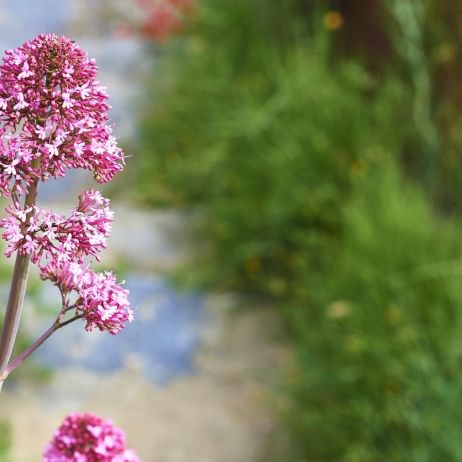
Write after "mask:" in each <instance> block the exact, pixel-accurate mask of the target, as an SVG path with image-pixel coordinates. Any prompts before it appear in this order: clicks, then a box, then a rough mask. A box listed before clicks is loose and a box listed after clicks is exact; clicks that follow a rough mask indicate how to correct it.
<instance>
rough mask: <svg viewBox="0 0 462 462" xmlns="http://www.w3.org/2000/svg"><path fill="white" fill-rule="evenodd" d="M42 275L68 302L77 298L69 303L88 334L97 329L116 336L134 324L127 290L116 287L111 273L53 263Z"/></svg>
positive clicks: (115, 281) (43, 269) (68, 264)
mask: <svg viewBox="0 0 462 462" xmlns="http://www.w3.org/2000/svg"><path fill="white" fill-rule="evenodd" d="M40 274H41V277H42V279H44V280H45V279H48V280H50V281H51V282H53V284H55V285H56V286H57V287H58V288H59V289H60V291H61V293H62V294H63V296H64V297H65V298H67V297H68V296H69V295H75V300H74V301H73V302H70V303H71V306H72V307H73V308H74V309H75V312H76V313H77V314H79V315H81V316H82V318H83V319H84V320H85V321H86V326H85V329H86V330H87V331H91V330H93V329H94V328H95V327H96V328H98V329H99V330H101V331H107V332H109V333H110V334H112V335H114V334H117V333H119V332H120V331H121V330H122V329H123V328H124V327H125V324H126V323H127V322H131V321H132V320H133V312H132V310H131V309H130V303H129V301H128V290H126V289H124V288H123V287H121V286H120V285H119V284H117V279H116V277H115V276H114V275H113V274H112V273H111V272H105V273H96V272H94V271H93V270H91V269H89V268H88V267H83V266H81V265H79V264H77V263H64V264H59V265H58V264H56V263H55V262H52V263H50V264H48V265H47V266H46V267H43V268H42V269H41V273H40Z"/></svg>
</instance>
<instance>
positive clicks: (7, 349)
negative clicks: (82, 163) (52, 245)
mask: <svg viewBox="0 0 462 462" xmlns="http://www.w3.org/2000/svg"><path fill="white" fill-rule="evenodd" d="M37 192H38V182H37V181H36V182H34V183H33V184H32V185H31V186H30V187H29V190H28V192H27V195H26V198H25V201H24V209H25V210H27V209H28V208H32V210H31V211H30V212H29V213H28V215H27V217H26V220H25V223H24V228H26V227H27V226H28V224H29V222H30V220H31V218H32V217H33V214H34V208H33V207H34V206H35V203H36V201H37ZM29 262H30V256H29V255H22V254H19V253H18V254H17V255H16V261H15V264H14V271H13V277H12V280H11V287H10V293H9V296H8V303H7V306H6V311H5V318H4V322H3V328H2V333H1V335H0V391H1V389H2V386H3V382H4V381H5V379H6V377H7V376H8V370H7V366H8V361H9V360H10V357H11V353H12V352H13V347H14V343H15V341H16V336H17V334H18V329H19V323H20V321H21V314H22V307H23V304H24V296H25V293H26V287H27V279H28V276H29Z"/></svg>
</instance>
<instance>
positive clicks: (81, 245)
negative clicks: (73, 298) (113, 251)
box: [0, 189, 114, 263]
mask: <svg viewBox="0 0 462 462" xmlns="http://www.w3.org/2000/svg"><path fill="white" fill-rule="evenodd" d="M7 212H8V213H9V216H8V217H7V218H5V219H3V220H0V227H2V228H4V229H5V231H4V233H3V234H2V237H3V238H4V239H5V240H6V241H7V242H8V247H7V250H6V252H5V253H6V255H7V256H10V255H11V254H12V253H13V252H16V251H18V252H19V253H20V254H23V255H30V257H31V260H32V261H33V262H39V263H40V262H45V263H46V262H49V261H51V260H56V261H57V262H59V263H61V262H68V261H78V262H82V261H83V257H85V256H87V255H91V256H95V257H96V258H98V255H97V254H98V252H99V251H101V250H102V249H105V248H106V238H107V237H108V236H109V233H110V230H111V222H112V220H113V216H114V214H113V212H112V211H111V210H110V209H109V200H108V199H105V198H104V197H102V196H101V194H100V192H99V191H94V190H92V189H91V190H89V191H86V192H84V193H83V194H82V195H81V196H80V197H79V205H78V207H77V208H75V209H74V210H72V212H71V214H70V216H68V217H66V216H64V215H59V214H57V213H54V212H51V211H49V210H46V209H43V208H40V207H37V206H35V207H29V208H27V209H23V208H22V207H19V208H18V207H17V206H10V207H8V208H7ZM31 212H35V213H33V214H32V213H31ZM29 214H30V216H28V215H29ZM27 218H28V220H27V222H26V219H27Z"/></svg>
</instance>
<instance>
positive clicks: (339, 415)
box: [0, 0, 462, 462]
mask: <svg viewBox="0 0 462 462" xmlns="http://www.w3.org/2000/svg"><path fill="white" fill-rule="evenodd" d="M0 26H1V27H0V47H1V48H2V50H4V49H7V48H11V47H16V46H18V45H19V44H21V43H23V42H24V41H25V40H27V39H29V38H32V37H34V36H35V35H37V34H38V33H40V32H56V33H60V34H66V35H68V36H70V37H72V38H73V39H75V40H76V41H77V42H78V43H79V44H80V45H81V46H82V48H84V49H85V50H86V51H88V53H89V54H90V56H92V57H95V58H96V59H97V62H98V64H99V66H100V79H101V80H102V81H103V83H104V84H106V85H107V86H108V87H109V92H110V94H111V104H112V106H113V111H112V118H113V120H114V122H115V124H116V127H115V131H116V133H117V135H118V136H119V142H120V144H122V145H123V146H124V148H125V150H126V152H127V153H129V154H130V156H131V157H130V158H129V159H128V161H127V169H126V171H125V172H124V173H123V174H120V175H119V177H118V178H117V180H116V181H115V182H114V183H112V184H111V185H108V186H107V187H106V188H105V190H104V192H105V194H107V195H109V196H110V197H111V199H112V203H113V205H114V208H115V211H116V219H115V224H114V232H113V236H112V237H111V239H110V241H109V249H108V250H107V252H106V253H105V255H104V256H103V260H102V262H103V264H104V265H108V266H113V267H115V268H117V272H118V274H120V275H121V277H123V278H125V279H126V281H127V287H128V288H129V289H130V291H131V294H132V295H131V297H132V298H131V300H132V304H133V305H134V306H135V307H136V322H134V323H132V324H131V325H130V326H129V327H128V328H127V329H126V330H125V331H124V332H123V333H121V334H119V335H117V336H115V337H110V336H108V335H106V334H101V335H99V333H97V332H93V333H91V335H90V334H88V333H85V332H84V331H83V329H82V326H81V325H72V326H70V327H69V328H66V330H65V331H64V330H63V331H60V332H58V333H57V334H56V335H55V336H54V337H53V338H52V339H51V340H50V341H49V342H48V343H47V344H46V345H45V346H44V347H43V348H42V349H41V350H40V351H38V352H37V354H36V355H35V356H34V359H33V361H31V362H30V363H29V364H28V366H27V367H24V368H23V369H22V370H21V371H19V372H18V373H17V374H15V375H13V376H12V377H11V380H10V381H9V382H7V385H8V387H6V390H5V393H4V394H3V395H2V397H1V400H2V405H1V409H0V421H1V423H0V461H1V462H33V461H37V460H40V457H41V456H40V454H41V451H42V448H43V447H44V445H45V444H46V442H47V441H48V440H49V439H50V437H51V434H52V432H53V430H54V429H55V428H56V427H57V426H58V425H59V424H60V422H61V421H62V419H63V417H64V416H65V415H66V414H67V413H68V412H71V411H76V410H81V411H92V412H95V413H97V414H100V415H102V416H103V417H112V418H113V420H114V422H115V423H116V424H117V425H119V426H122V427H124V428H125V430H126V432H127V434H128V439H129V445H130V446H131V447H134V448H136V450H137V451H138V453H139V455H140V457H141V458H142V459H143V460H144V461H145V462H155V461H159V462H164V461H165V462H170V461H171V462H182V461H185V462H186V461H188V462H189V461H197V462H260V461H263V460H264V461H265V462H404V461H405V462H410V461H412V462H429V461H454V462H460V460H462V443H461V442H460V433H461V431H462V417H461V414H460V412H459V409H460V408H461V407H462V391H461V390H462V238H461V236H462V233H461V231H462V130H461V127H462V111H461V109H462V3H460V2H457V1H451V0H368V1H367V2H364V1H361V0H112V1H110V0H62V1H60V2H53V1H52V0H36V1H34V2H28V1H26V0H20V1H14V2H13V1H12V0H0ZM88 185H91V181H90V178H89V175H86V174H84V173H81V172H76V173H75V174H73V175H71V176H68V177H67V178H66V179H65V180H64V181H63V180H60V181H53V182H50V183H48V184H47V185H45V187H43V188H42V190H41V191H40V196H39V199H40V201H41V203H43V204H44V205H45V206H47V207H49V208H54V209H57V210H67V209H69V208H70V207H72V204H73V203H74V202H75V200H76V196H77V195H78V193H79V192H80V191H81V190H83V189H84V188H85V187H87V186H88ZM10 273H11V268H10V267H9V266H8V265H7V264H4V265H3V266H2V267H1V268H0V275H1V280H2V283H1V284H0V292H1V294H2V297H6V293H7V290H8V280H9V277H10ZM57 297H58V294H57V293H55V291H53V289H52V288H50V287H45V288H44V287H43V284H41V283H39V282H37V281H36V280H34V279H33V280H32V282H31V290H30V294H29V298H28V300H27V306H26V310H25V316H24V321H23V324H22V331H21V338H20V342H19V349H20V348H23V347H24V345H26V344H27V343H28V342H29V341H30V340H31V339H33V338H34V337H36V336H37V335H38V334H39V333H41V332H42V331H43V329H44V327H45V326H47V325H48V323H49V319H50V318H51V317H52V313H53V312H54V306H55V305H56V303H57V302H56V300H57Z"/></svg>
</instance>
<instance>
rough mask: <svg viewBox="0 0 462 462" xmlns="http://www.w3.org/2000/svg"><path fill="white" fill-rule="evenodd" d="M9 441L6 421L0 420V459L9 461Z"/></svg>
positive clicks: (3, 461)
mask: <svg viewBox="0 0 462 462" xmlns="http://www.w3.org/2000/svg"><path fill="white" fill-rule="evenodd" d="M10 443H11V431H10V427H9V425H8V424H7V423H6V422H2V421H0V461H1V462H9V461H10V458H9V449H10Z"/></svg>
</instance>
